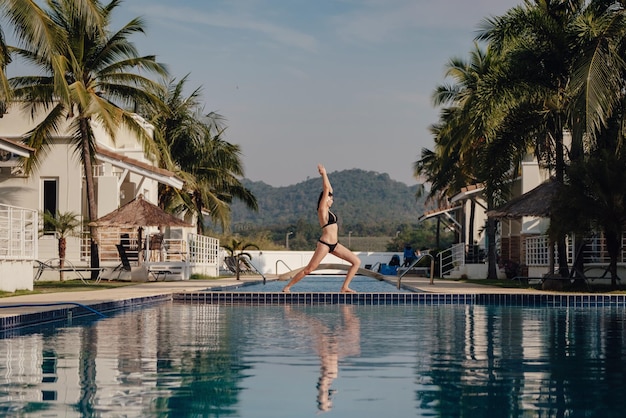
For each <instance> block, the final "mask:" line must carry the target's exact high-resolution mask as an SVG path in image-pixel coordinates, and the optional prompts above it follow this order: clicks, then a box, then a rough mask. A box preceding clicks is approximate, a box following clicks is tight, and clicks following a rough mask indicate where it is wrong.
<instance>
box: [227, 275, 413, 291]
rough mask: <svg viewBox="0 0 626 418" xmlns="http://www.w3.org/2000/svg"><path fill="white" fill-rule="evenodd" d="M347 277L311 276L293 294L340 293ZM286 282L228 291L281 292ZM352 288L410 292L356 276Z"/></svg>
mask: <svg viewBox="0 0 626 418" xmlns="http://www.w3.org/2000/svg"><path fill="white" fill-rule="evenodd" d="M345 278H346V276H345V275H338V276H335V275H326V274H320V275H314V274H312V275H309V276H306V277H305V278H303V279H302V280H300V281H299V282H298V283H296V284H295V285H294V286H293V287H292V288H291V292H292V293H306V292H322V293H323V292H339V289H341V284H342V283H343V281H344V280H345ZM287 283H288V281H286V280H270V281H267V282H266V283H265V284H263V283H254V284H250V283H246V284H242V285H241V286H229V287H228V290H235V289H236V290H237V291H240V292H281V291H282V290H283V288H284V287H285V286H286V285H287ZM350 288H351V289H353V290H355V291H357V292H360V293H365V292H368V293H407V292H409V291H408V290H405V289H398V288H397V286H396V285H395V284H393V283H389V282H386V281H384V280H378V279H374V278H371V277H366V276H354V278H353V279H352V281H351V282H350Z"/></svg>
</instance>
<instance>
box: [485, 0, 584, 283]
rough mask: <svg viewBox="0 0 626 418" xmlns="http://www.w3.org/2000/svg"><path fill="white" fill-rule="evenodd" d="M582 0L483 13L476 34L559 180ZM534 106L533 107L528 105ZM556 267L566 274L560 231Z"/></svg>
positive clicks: (543, 1)
mask: <svg viewBox="0 0 626 418" xmlns="http://www.w3.org/2000/svg"><path fill="white" fill-rule="evenodd" d="M585 3H587V2H586V1H585V0H567V1H564V0H534V1H530V0H528V1H526V2H525V3H524V5H522V6H517V7H514V8H512V9H510V10H509V11H508V12H506V13H505V14H504V15H502V16H499V17H495V18H490V19H486V20H485V21H484V22H483V24H482V30H481V33H480V34H479V36H478V39H481V40H487V41H489V43H490V46H491V47H493V48H494V49H495V50H496V51H497V52H498V54H499V55H500V57H501V60H502V61H503V65H504V66H505V67H506V68H507V71H506V73H503V74H504V78H505V81H506V83H499V84H500V85H501V86H502V91H501V94H502V97H503V98H505V101H506V102H507V106H511V107H512V108H522V109H524V111H525V112H526V114H528V113H529V112H530V113H533V112H534V115H535V116H534V122H533V123H530V124H528V125H527V126H526V127H525V128H524V127H522V129H523V130H522V132H520V133H522V134H523V135H524V136H525V137H527V138H532V139H533V141H534V147H535V150H536V154H537V155H538V157H539V159H540V161H541V162H543V163H544V164H545V165H546V167H548V168H553V169H554V171H555V177H556V180H557V181H559V182H560V183H563V181H564V174H565V168H566V164H565V151H566V148H565V145H564V132H565V131H566V130H567V129H571V128H572V125H571V119H569V116H570V114H569V109H570V108H571V104H572V96H571V94H570V90H569V89H570V85H571V75H572V74H571V69H572V63H573V62H574V60H575V59H576V55H577V53H578V52H579V51H576V50H573V49H572V48H571V45H572V39H571V37H570V28H571V25H572V23H573V22H574V21H575V19H576V18H577V17H578V16H580V15H581V14H583V13H584V12H585ZM533 109H534V110H533ZM557 249H558V255H559V258H558V264H559V272H560V274H561V275H562V276H567V275H568V273H569V272H568V265H567V251H566V245H565V235H564V234H561V235H559V236H558V237H557Z"/></svg>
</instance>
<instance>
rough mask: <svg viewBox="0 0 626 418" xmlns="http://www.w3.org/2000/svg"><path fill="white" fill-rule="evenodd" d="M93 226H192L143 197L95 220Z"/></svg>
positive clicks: (140, 196) (138, 197)
mask: <svg viewBox="0 0 626 418" xmlns="http://www.w3.org/2000/svg"><path fill="white" fill-rule="evenodd" d="M94 224H96V225H98V226H128V227H135V226H136V227H146V226H181V227H191V226H193V225H191V224H189V223H187V222H185V221H183V220H181V219H178V218H177V217H175V216H174V215H172V214H169V213H167V212H165V211H164V210H163V209H161V208H160V207H158V206H156V205H154V204H152V203H150V202H148V201H146V200H144V198H143V195H139V196H137V197H136V198H135V199H133V200H131V201H130V202H128V203H126V204H125V205H124V206H120V207H119V208H117V209H116V210H114V211H113V212H110V213H108V214H106V215H104V216H102V217H101V218H99V219H97V220H96V221H95V222H94Z"/></svg>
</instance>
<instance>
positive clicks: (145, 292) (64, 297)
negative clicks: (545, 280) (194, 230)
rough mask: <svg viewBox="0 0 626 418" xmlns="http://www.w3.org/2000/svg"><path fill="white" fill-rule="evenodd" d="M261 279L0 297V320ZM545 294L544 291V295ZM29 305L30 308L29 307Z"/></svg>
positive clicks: (414, 284)
mask: <svg viewBox="0 0 626 418" xmlns="http://www.w3.org/2000/svg"><path fill="white" fill-rule="evenodd" d="M267 279H268V280H276V279H277V277H276V276H269V277H267ZM262 280H263V279H262V277H260V276H241V280H240V281H237V280H236V279H235V278H234V277H232V278H222V279H217V280H185V281H176V282H147V283H138V284H136V285H130V286H123V287H118V288H115V289H102V290H90V291H81V292H58V293H42V294H33V295H21V296H11V297H5V298H0V318H4V317H11V316H16V315H24V314H28V313H35V312H45V311H51V310H55V309H59V306H60V305H56V306H36V305H37V304H62V303H63V302H68V304H70V303H73V304H76V303H78V304H82V305H87V306H89V305H97V304H100V303H104V302H111V301H122V300H129V299H136V298H142V297H149V296H159V295H169V294H173V293H185V292H199V291H203V290H206V289H208V288H211V287H218V286H219V287H228V286H233V285H237V284H242V283H248V282H254V283H259V282H261V281H262ZM385 280H386V281H388V282H390V283H392V284H395V283H397V279H396V278H395V277H393V276H386V278H385ZM402 285H403V286H405V287H407V288H409V289H412V290H415V291H418V292H428V293H457V294H475V293H483V294H484V293H489V294H520V293H537V292H538V291H536V290H533V289H522V288H519V289H518V288H500V287H495V286H486V285H481V284H475V283H466V282H465V283H463V282H457V281H453V280H438V279H435V280H434V284H432V285H431V284H430V281H429V279H428V278H424V277H411V276H405V277H403V278H402ZM543 293H545V292H543ZM29 305H30V306H29Z"/></svg>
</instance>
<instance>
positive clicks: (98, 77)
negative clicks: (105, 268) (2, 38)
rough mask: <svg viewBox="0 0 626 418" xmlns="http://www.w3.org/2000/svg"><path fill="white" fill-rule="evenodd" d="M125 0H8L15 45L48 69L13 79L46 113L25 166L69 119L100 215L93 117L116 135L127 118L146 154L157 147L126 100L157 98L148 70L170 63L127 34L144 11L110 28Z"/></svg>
mask: <svg viewBox="0 0 626 418" xmlns="http://www.w3.org/2000/svg"><path fill="white" fill-rule="evenodd" d="M120 1H121V0H112V1H111V2H110V3H108V4H105V5H102V4H101V2H100V1H98V0H57V1H53V2H47V6H48V7H49V8H48V9H47V10H44V9H42V8H40V7H39V6H38V5H37V4H36V3H35V2H34V1H19V0H11V1H9V0H7V1H6V4H5V12H6V14H7V17H8V19H9V21H10V22H11V23H12V24H13V25H14V26H15V28H14V29H15V32H16V33H17V34H18V39H19V40H20V41H21V43H22V44H23V45H22V47H11V48H10V51H11V52H12V54H15V55H17V56H19V57H21V58H22V59H24V60H25V61H26V62H27V63H30V64H32V65H34V66H35V67H38V68H39V70H40V73H41V74H43V75H34V76H19V77H14V78H12V79H11V80H10V82H11V85H12V87H13V88H14V90H13V93H14V97H15V99H16V100H23V101H24V103H25V107H26V108H27V109H28V110H30V111H31V114H40V112H46V115H47V116H46V117H45V118H44V120H43V121H42V122H41V123H39V124H38V125H37V126H36V127H35V128H33V129H32V130H31V131H30V132H28V133H27V134H26V143H27V144H28V145H29V146H31V147H33V148H34V149H35V150H36V151H35V153H34V154H33V157H32V158H30V159H29V160H28V161H27V162H26V163H25V169H26V172H27V173H28V172H31V171H32V170H33V168H34V167H36V166H37V164H38V162H39V160H40V159H42V158H44V157H45V155H46V152H47V150H48V149H49V146H50V141H51V138H53V136H54V134H58V133H59V132H58V129H59V127H60V126H64V125H65V121H66V120H69V128H68V129H69V136H70V138H71V140H72V141H73V143H74V147H75V151H76V153H77V155H79V156H80V159H81V162H82V164H83V172H84V177H85V191H86V195H87V203H88V218H89V220H94V219H96V218H97V202H96V196H95V182H94V176H93V169H92V168H93V163H94V158H95V149H96V139H95V137H94V130H93V124H94V123H96V122H97V123H98V124H99V125H100V126H101V127H102V128H103V129H104V130H105V131H106V132H107V133H108V134H109V135H110V136H111V137H112V138H114V139H115V137H116V132H117V131H118V129H119V128H120V127H121V126H124V127H126V128H127V129H128V130H130V131H131V132H133V133H134V134H136V135H137V137H138V138H140V139H141V140H142V143H143V145H144V148H145V151H146V152H147V153H148V154H149V155H156V154H157V153H158V149H157V148H156V147H155V146H154V143H153V141H152V140H151V138H150V136H149V134H148V132H147V131H146V130H145V129H144V127H143V126H142V124H141V123H140V121H138V120H137V118H136V117H135V115H134V114H132V113H131V112H129V111H127V110H124V107H125V106H126V107H131V106H135V105H136V104H137V103H143V102H146V101H158V97H156V96H154V95H153V94H151V93H150V91H154V89H156V84H155V83H154V82H153V81H151V80H150V79H148V78H147V77H146V76H144V75H143V73H148V74H149V73H152V74H158V75H161V76H162V75H165V69H164V67H163V66H162V65H160V64H158V63H157V62H156V60H155V57H153V56H140V55H139V54H138V53H137V50H136V49H135V47H134V45H133V44H132V43H131V42H130V41H129V40H128V37H129V36H130V35H133V34H136V33H143V32H144V29H143V22H142V20H141V19H133V20H131V21H130V22H128V23H127V24H126V25H124V26H123V27H122V28H121V29H119V30H118V31H114V32H110V30H109V26H110V24H111V19H112V12H113V10H114V9H116V8H117V6H118V5H119V4H120ZM44 29H45V30H44ZM90 232H91V234H90V235H91V265H92V267H97V266H98V265H99V259H98V247H97V244H98V243H97V230H96V226H94V225H92V224H90Z"/></svg>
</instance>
